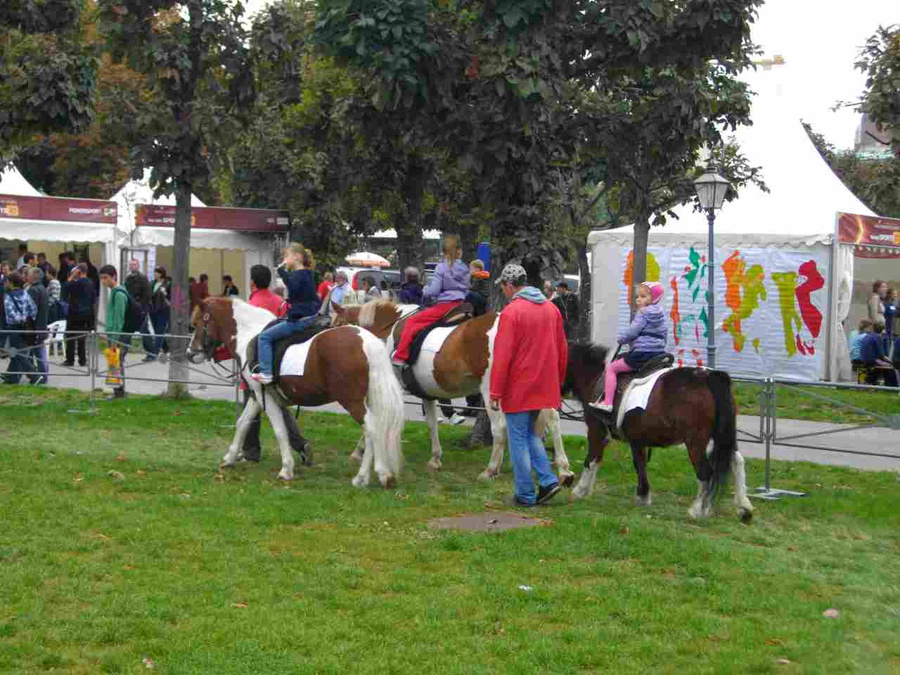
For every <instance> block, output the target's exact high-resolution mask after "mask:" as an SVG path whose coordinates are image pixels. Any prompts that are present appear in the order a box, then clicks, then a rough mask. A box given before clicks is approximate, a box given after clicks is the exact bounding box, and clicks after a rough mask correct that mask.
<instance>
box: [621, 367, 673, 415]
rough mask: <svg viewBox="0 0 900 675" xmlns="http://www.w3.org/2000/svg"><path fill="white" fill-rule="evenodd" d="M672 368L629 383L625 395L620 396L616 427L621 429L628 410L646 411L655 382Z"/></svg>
mask: <svg viewBox="0 0 900 675" xmlns="http://www.w3.org/2000/svg"><path fill="white" fill-rule="evenodd" d="M670 370H674V369H673V368H663V369H662V370H657V371H656V372H655V373H651V374H650V375H648V376H647V377H642V378H638V379H635V380H632V381H631V384H629V385H628V388H627V389H626V390H625V393H624V394H622V402H621V403H619V415H618V417H617V418H616V426H617V427H618V428H620V429H621V428H622V420H624V419H625V413H627V412H628V411H630V410H635V409H636V408H640V409H641V410H646V408H647V404H648V403H649V402H650V394H652V393H653V387H654V386H655V385H656V381H657V380H658V379H659V378H661V377H662V376H663V375H665V374H666V373H668V372H669V371H670Z"/></svg>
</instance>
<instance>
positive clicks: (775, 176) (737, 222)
mask: <svg viewBox="0 0 900 675" xmlns="http://www.w3.org/2000/svg"><path fill="white" fill-rule="evenodd" d="M787 67H788V66H787V65H783V66H775V67H774V68H772V69H769V70H763V69H761V70H758V71H756V72H755V73H749V74H747V75H746V76H745V77H743V78H742V79H744V80H745V81H746V82H747V83H748V84H749V85H750V88H751V89H752V90H754V91H756V92H757V95H756V96H755V97H754V99H753V105H752V119H753V126H751V127H741V128H739V129H738V131H737V133H736V134H735V135H736V137H737V141H738V143H739V144H740V146H741V151H742V152H743V153H744V154H745V155H746V156H747V159H748V161H749V162H750V164H751V165H752V166H760V167H762V178H763V180H764V181H765V183H766V185H767V187H768V188H769V190H770V192H769V193H765V192H763V191H762V190H760V189H759V188H757V187H756V186H749V187H746V188H744V189H743V190H741V192H740V194H739V196H738V198H737V199H735V200H734V201H731V202H726V203H725V204H724V206H723V207H722V209H721V210H720V211H718V212H717V213H716V221H715V233H716V235H717V236H718V235H719V234H721V235H723V236H724V238H725V239H731V238H737V239H740V241H741V242H742V243H745V244H747V245H754V244H762V245H765V244H769V243H792V244H804V243H805V244H811V243H814V242H817V241H818V242H828V241H830V240H831V237H832V235H833V232H834V227H835V219H836V214H837V212H838V211H842V212H844V213H857V214H861V215H875V214H874V213H872V211H871V210H870V209H868V208H867V207H866V206H865V204H863V203H862V202H861V201H860V200H859V199H857V197H856V196H855V195H854V194H853V193H852V192H850V190H849V189H848V188H847V186H846V185H844V184H843V182H841V180H840V179H839V178H838V177H837V176H836V175H835V174H834V172H833V171H832V170H831V169H830V167H829V166H828V164H827V163H826V162H825V160H824V159H822V157H821V155H819V152H818V151H817V150H816V147H815V145H813V143H812V141H811V140H810V139H809V136H808V135H807V134H806V131H805V130H804V128H803V125H802V123H801V122H800V118H799V116H798V115H797V114H796V112H795V110H796V107H795V105H794V101H795V98H794V97H793V96H792V92H791V91H790V90H789V89H788V88H786V87H785V86H784V85H783V82H782V81H783V79H784V75H783V74H784V71H783V70H782V69H784V68H787ZM673 211H674V212H675V213H676V214H677V215H678V219H677V220H676V219H673V218H669V219H667V222H666V225H665V226H664V227H661V228H653V229H652V230H651V233H650V238H651V242H652V241H653V240H654V239H658V238H659V237H660V236H661V235H662V236H664V238H665V240H667V241H671V240H681V241H691V242H693V241H697V240H702V241H705V240H706V236H707V232H708V229H709V226H708V223H707V219H706V214H705V213H701V212H699V211H694V207H693V204H684V205H681V206H679V207H677V208H675V209H673ZM632 235H633V227H628V228H622V229H619V230H612V231H608V232H592V233H591V236H590V238H589V243H591V244H593V243H596V242H598V241H604V240H610V239H611V240H613V241H618V240H622V241H623V242H625V241H626V240H627V241H631V238H632ZM723 243H724V241H723Z"/></svg>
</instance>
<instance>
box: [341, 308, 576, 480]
mask: <svg viewBox="0 0 900 675" xmlns="http://www.w3.org/2000/svg"><path fill="white" fill-rule="evenodd" d="M332 309H333V311H334V312H335V316H334V319H333V320H332V326H345V325H358V326H362V327H364V328H367V329H368V330H370V331H372V333H373V334H375V335H376V336H377V337H379V338H381V339H383V340H385V341H386V343H387V347H388V352H389V353H390V352H392V351H393V347H394V345H395V344H396V343H397V342H398V341H399V339H400V333H401V331H402V330H403V324H404V323H405V317H407V316H409V315H410V314H411V313H412V312H413V311H415V310H416V309H417V307H416V306H415V305H396V304H394V303H393V302H390V301H388V300H376V301H372V302H367V303H366V304H364V305H348V306H345V307H340V306H338V305H332ZM496 322H497V313H496V312H488V313H487V314H484V315H482V316H478V317H475V318H474V319H470V320H468V321H465V322H464V323H462V324H460V325H459V326H458V327H456V328H454V329H453V330H452V332H451V333H450V334H449V335H448V336H447V338H446V340H445V341H444V342H443V344H441V347H440V349H439V350H438V351H437V353H431V352H426V351H425V350H423V351H422V353H421V355H420V357H419V359H418V361H417V362H416V364H415V366H413V372H414V374H415V376H416V380H417V381H418V383H419V384H420V386H421V387H422V389H423V390H424V391H425V393H426V394H427V395H428V396H429V397H432V400H429V399H423V400H422V404H423V405H424V406H425V418H426V420H427V421H428V429H429V431H430V434H431V460H430V461H429V462H428V466H429V467H430V468H432V469H439V468H440V467H441V454H442V450H441V442H440V439H439V437H438V418H437V402H436V401H435V400H433V399H439V398H457V397H460V396H468V395H470V394H474V393H477V392H479V391H480V392H481V394H482V397H483V398H484V400H485V401H487V400H489V398H488V392H487V388H488V385H489V384H490V368H491V355H492V353H493V343H494V335H496V333H497V329H496ZM487 413H488V417H489V418H490V421H491V433H492V434H493V436H494V445H493V449H492V452H491V459H490V462H489V463H488V466H487V468H486V469H485V470H484V471H483V472H482V473H481V476H480V478H482V479H491V478H494V477H495V476H496V475H497V474H498V473H500V466H501V465H502V464H503V450H504V448H505V447H506V416H505V415H504V414H503V413H502V412H499V411H494V410H490V409H488V411H487ZM545 429H546V430H547V431H549V432H550V435H551V438H552V440H553V449H554V461H555V463H556V465H557V468H558V470H559V481H560V483H561V484H562V485H571V484H572V483H573V482H574V479H575V474H574V473H572V471H571V470H570V468H569V459H568V457H566V452H565V448H563V443H562V435H561V433H560V428H559V413H558V412H557V411H556V410H543V411H541V414H540V415H539V416H538V419H537V421H536V422H535V433H536V434H538V435H542V434H543V432H544V430H545Z"/></svg>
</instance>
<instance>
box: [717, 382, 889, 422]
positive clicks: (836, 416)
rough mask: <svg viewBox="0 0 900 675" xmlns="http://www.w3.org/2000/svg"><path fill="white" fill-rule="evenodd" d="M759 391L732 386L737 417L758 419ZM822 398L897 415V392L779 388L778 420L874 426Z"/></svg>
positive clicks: (748, 385)
mask: <svg viewBox="0 0 900 675" xmlns="http://www.w3.org/2000/svg"><path fill="white" fill-rule="evenodd" d="M761 391H762V385H759V384H751V383H749V382H735V384H734V397H735V400H736V401H737V404H738V409H739V412H740V414H742V415H759V394H760V392H761ZM821 396H824V397H826V398H828V399H833V400H836V401H841V402H843V403H846V404H847V405H851V406H855V407H857V408H862V409H863V410H870V411H873V412H876V413H880V414H882V415H896V414H898V413H900V391H898V392H886V391H865V390H851V389H831V388H827V387H802V386H794V385H782V384H779V385H778V387H777V389H776V398H775V403H776V406H777V409H778V417H779V418H783V419H796V420H812V421H816V422H832V423H834V424H866V423H872V422H874V419H873V418H872V416H871V415H864V414H861V413H859V412H857V411H854V410H851V409H849V408H847V407H845V406H841V405H839V404H837V403H830V402H827V401H823V400H821V398H818V397H821Z"/></svg>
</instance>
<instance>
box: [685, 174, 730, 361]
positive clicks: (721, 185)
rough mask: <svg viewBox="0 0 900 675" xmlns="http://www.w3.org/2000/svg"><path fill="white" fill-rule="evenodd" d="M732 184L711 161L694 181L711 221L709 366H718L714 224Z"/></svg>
mask: <svg viewBox="0 0 900 675" xmlns="http://www.w3.org/2000/svg"><path fill="white" fill-rule="evenodd" d="M729 187H731V184H730V183H729V182H728V181H727V180H725V179H724V178H722V176H720V175H719V172H718V171H717V167H716V164H715V162H712V161H710V163H709V164H707V166H706V171H705V172H704V174H703V175H702V176H700V178H698V179H697V180H695V181H694V189H695V190H696V191H697V199H699V200H700V206H701V207H702V208H703V209H704V210H705V211H706V219H707V221H708V222H709V253H708V255H707V257H708V258H709V281H708V286H707V288H708V290H707V297H706V304H707V310H706V314H707V317H708V319H709V330H708V331H707V340H706V362H707V366H708V367H709V368H715V367H716V296H715V288H714V287H715V279H716V274H715V267H714V266H713V262H714V254H715V241H714V239H713V225H714V224H715V222H716V210H717V209H721V208H722V203H723V202H724V201H725V193H726V192H728V188H729Z"/></svg>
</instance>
